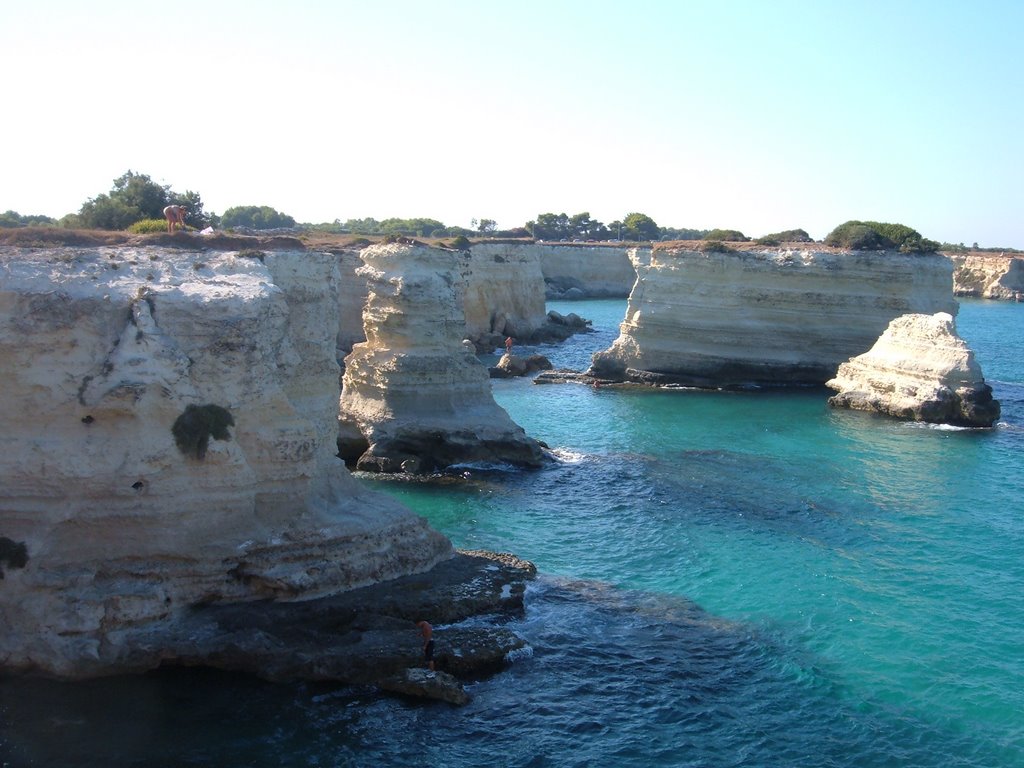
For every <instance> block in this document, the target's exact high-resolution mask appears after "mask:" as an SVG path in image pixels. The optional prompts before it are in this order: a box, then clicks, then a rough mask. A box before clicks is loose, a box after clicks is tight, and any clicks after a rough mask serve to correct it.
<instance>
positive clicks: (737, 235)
mask: <svg viewBox="0 0 1024 768" xmlns="http://www.w3.org/2000/svg"><path fill="white" fill-rule="evenodd" d="M704 239H705V240H719V241H721V242H724V243H746V242H749V241H750V238H749V237H747V236H746V235H744V234H743V233H742V232H740V231H739V230H736V229H712V230H711V231H710V232H708V233H707V234H706V235H704Z"/></svg>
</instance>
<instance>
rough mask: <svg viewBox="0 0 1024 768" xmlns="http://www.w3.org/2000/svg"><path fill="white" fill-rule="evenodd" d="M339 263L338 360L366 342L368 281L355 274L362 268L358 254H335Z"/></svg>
mask: <svg viewBox="0 0 1024 768" xmlns="http://www.w3.org/2000/svg"><path fill="white" fill-rule="evenodd" d="M335 256H336V257H337V260H338V272H339V279H338V338H337V348H338V349H337V358H338V360H339V361H341V360H344V359H345V355H347V354H348V353H349V352H351V351H352V345H353V344H356V343H357V342H360V341H365V340H366V334H364V333H363V307H364V306H365V305H366V293H367V290H368V289H367V287H366V280H365V279H363V278H362V277H361V276H360V275H357V274H356V271H357V270H358V269H359V268H360V267H362V266H363V260H362V259H361V258H359V251H357V250H342V251H337V252H335Z"/></svg>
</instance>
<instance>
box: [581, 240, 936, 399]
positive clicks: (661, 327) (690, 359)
mask: <svg viewBox="0 0 1024 768" xmlns="http://www.w3.org/2000/svg"><path fill="white" fill-rule="evenodd" d="M696 248H697V246H696V245H693V246H691V245H689V244H688V245H687V246H686V247H675V248H666V249H656V250H654V251H653V253H644V252H639V251H635V252H633V255H632V259H633V264H634V267H635V268H636V271H637V275H638V278H637V282H636V285H635V286H634V287H633V291H632V292H631V294H630V297H629V303H628V307H627V309H626V317H625V319H624V321H623V322H622V324H621V325H620V335H619V337H618V338H617V339H616V340H615V342H614V343H613V344H612V346H611V348H610V349H608V350H605V351H603V352H598V353H596V354H595V355H594V357H593V364H592V366H591V369H590V373H591V374H593V375H595V376H598V377H606V378H611V379H618V380H636V381H643V382H649V383H656V384H659V383H677V384H684V385H691V386H705V387H729V386H744V385H791V384H796V385H802V384H823V383H824V382H825V381H827V380H828V379H830V378H831V377H832V376H833V375H834V374H835V371H836V368H837V367H838V366H839V364H840V363H841V362H843V361H845V360H847V359H849V358H850V357H851V356H853V355H856V354H859V353H861V352H863V351H865V350H867V349H869V348H870V347H871V345H872V344H873V343H874V341H875V340H876V339H877V338H878V336H879V334H881V332H882V331H883V330H884V329H885V327H886V325H887V324H888V323H889V321H890V320H892V319H893V318H894V317H896V316H898V315H901V314H905V313H908V312H928V313H932V312H937V311H945V312H949V313H955V312H956V302H955V300H954V299H953V295H952V277H951V275H952V264H951V263H950V261H949V259H947V258H945V257H943V256H939V255H936V254H926V255H905V254H899V253H893V252H885V251H882V252H870V253H869V252H842V251H835V250H832V249H828V248H826V247H824V246H816V247H814V248H808V249H806V250H803V249H800V250H791V249H786V248H777V249H766V248H755V247H739V246H737V247H736V248H735V249H731V250H729V251H700V250H697V249H696Z"/></svg>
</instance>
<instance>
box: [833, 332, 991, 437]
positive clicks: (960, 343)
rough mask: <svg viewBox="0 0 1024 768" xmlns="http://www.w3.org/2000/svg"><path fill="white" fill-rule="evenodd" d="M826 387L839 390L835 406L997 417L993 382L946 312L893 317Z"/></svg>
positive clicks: (971, 420)
mask: <svg viewBox="0 0 1024 768" xmlns="http://www.w3.org/2000/svg"><path fill="white" fill-rule="evenodd" d="M828 386H829V387H831V388H832V389H835V390H837V391H838V393H839V394H837V395H834V396H833V397H831V398H830V399H829V401H828V402H829V404H830V405H832V406H833V407H836V408H852V409H855V410H861V411H875V412H877V413H884V414H887V415H889V416H895V417H897V418H900V419H909V420H913V421H924V422H930V423H935V424H952V425H956V426H965V427H990V426H992V425H993V424H994V423H995V422H996V421H997V420H998V419H999V411H1000V408H999V401H997V400H993V399H992V387H990V386H989V385H988V384H986V383H985V379H984V377H983V376H982V373H981V366H980V365H978V363H977V361H976V360H975V359H974V353H973V352H971V350H970V349H969V348H968V346H967V344H966V343H965V342H964V340H963V339H961V338H960V336H959V335H958V334H957V331H956V324H955V322H954V320H953V317H952V316H951V315H949V314H946V313H945V312H939V313H937V314H934V315H922V314H909V315H903V316H901V317H898V318H896V319H895V320H893V321H892V322H891V323H890V324H889V327H888V328H886V330H885V333H883V334H882V336H881V337H880V338H879V339H878V341H877V342H876V343H875V345H874V346H873V347H872V348H871V349H870V350H869V351H868V352H866V353H864V354H863V355H859V356H857V357H854V358H853V359H851V360H850V361H849V362H846V363H843V364H842V365H840V366H839V371H838V373H837V374H836V376H835V378H834V379H832V380H830V381H829V382H828Z"/></svg>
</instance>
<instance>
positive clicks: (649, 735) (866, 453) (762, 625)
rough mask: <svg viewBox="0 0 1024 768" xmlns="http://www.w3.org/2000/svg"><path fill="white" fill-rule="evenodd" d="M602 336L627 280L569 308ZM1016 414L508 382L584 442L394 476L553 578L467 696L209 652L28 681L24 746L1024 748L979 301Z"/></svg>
mask: <svg viewBox="0 0 1024 768" xmlns="http://www.w3.org/2000/svg"><path fill="white" fill-rule="evenodd" d="M552 307H553V308H555V309H558V310H559V311H562V312H569V311H575V312H577V313H579V314H582V315H583V316H585V317H588V318H591V319H593V321H594V327H595V328H596V329H597V331H596V332H595V333H593V334H589V335H584V336H578V337H575V338H574V339H572V340H570V341H569V342H567V343H565V344H563V345H559V346H545V347H540V348H536V349H533V348H528V349H519V350H517V351H519V352H530V351H540V352H542V353H544V354H547V355H548V356H549V357H550V358H551V359H552V361H553V362H554V363H555V365H556V366H565V367H572V368H577V369H582V368H585V367H586V365H587V364H588V363H589V356H590V353H591V352H592V351H594V350H597V349H605V348H607V347H608V346H609V345H610V343H611V341H612V340H613V339H614V337H615V336H616V335H617V325H618V322H619V320H620V319H621V317H622V314H623V311H624V309H625V302H624V301H589V302H576V303H572V304H553V305H552ZM958 327H959V330H960V333H961V335H962V336H963V337H964V338H965V339H966V340H967V341H968V343H969V344H970V345H971V347H972V349H974V351H975V353H976V356H977V358H978V360H979V362H980V363H981V366H982V369H983V370H984V372H985V376H986V379H987V381H988V382H989V383H990V384H991V385H992V386H993V389H994V393H995V396H996V398H997V399H999V400H1000V401H1001V403H1002V408H1003V416H1002V420H1001V422H1000V424H999V426H998V427H997V428H995V429H992V430H952V429H939V428H933V427H922V426H918V425H911V424H905V423H901V422H897V421H893V420H889V419H885V418H882V417H876V416H871V415H867V414H859V413H852V412H841V411H840V412H837V411H832V410H830V409H829V408H828V407H827V406H826V404H825V399H826V398H827V396H828V392H827V391H825V390H803V391H797V392H746V393H717V392H699V391H670V392H664V391H663V392H650V391H621V390H614V389H598V390H595V389H592V388H589V387H583V386H577V385H549V386H538V385H534V384H532V383H530V382H529V381H526V380H506V381H495V382H494V383H493V386H494V393H495V397H496V399H497V400H498V402H499V403H500V404H501V405H502V406H503V407H505V408H506V409H507V410H508V412H509V414H510V415H511V416H512V418H513V419H514V420H515V421H516V422H517V423H519V424H521V425H522V426H523V427H525V429H526V431H527V432H528V433H529V434H531V435H533V436H534V437H537V438H538V439H541V440H543V441H545V442H546V443H547V444H548V445H549V446H551V447H552V448H553V449H554V450H555V452H556V454H557V455H558V456H559V457H560V459H561V460H560V462H559V463H558V464H557V465H555V466H553V467H552V468H550V469H546V470H542V471H539V472H505V471H500V470H481V469H472V468H467V470H466V479H465V482H463V483H461V484H456V485H452V484H450V483H446V484H443V485H441V484H429V483H409V482H399V481H386V480H380V479H374V478H366V479H365V480H364V482H366V483H368V484H369V485H371V486H372V487H375V488H378V489H381V490H383V491H386V492H388V493H392V494H394V495H396V496H398V497H399V498H401V499H402V500H403V501H404V502H405V503H407V504H408V505H409V506H411V507H413V508H414V509H416V510H417V511H418V512H419V513H420V514H423V515H425V516H426V517H428V518H429V519H430V521H431V523H432V524H433V525H434V526H435V527H436V528H438V529H440V530H441V531H443V532H444V533H445V534H447V535H448V536H449V537H451V539H452V540H453V541H454V542H455V544H456V545H457V546H460V547H468V548H488V549H495V550H500V551H513V552H516V553H517V554H519V555H521V556H523V557H526V558H528V559H531V560H533V561H534V562H535V563H536V564H537V566H538V568H539V569H540V572H541V576H540V578H539V579H538V580H537V582H536V584H534V585H533V586H531V588H530V590H529V592H528V603H527V611H526V615H525V616H524V617H523V618H521V619H515V620H513V621H512V622H511V626H512V628H514V629H515V630H517V631H518V632H520V634H522V635H523V636H524V637H525V638H526V639H527V640H528V642H529V644H530V650H529V652H527V653H524V654H522V655H521V656H520V657H519V658H517V659H516V660H515V661H514V663H512V664H511V666H510V667H509V668H508V669H507V670H505V671H504V672H502V673H501V674H499V675H498V676H496V677H494V678H491V679H488V680H485V681H481V682H478V683H475V684H474V685H473V686H472V687H471V692H472V694H473V696H474V698H473V702H472V703H471V704H470V705H469V706H467V707H465V708H461V709H456V708H451V707H449V706H447V705H443V704H420V703H412V702H408V701H404V700H399V699H394V698H388V697H380V696H376V695H374V694H372V693H371V692H369V691H365V690H353V689H344V688H343V689H338V688H332V687H324V686H306V685H297V686H275V685H268V684H262V683H259V682H256V681H252V680H247V679H244V678H236V677H233V676H227V675H221V674H214V673H204V672H198V671H193V672H188V673H182V672H180V671H178V672H165V673H160V674H155V675H150V676H145V677H141V678H124V679H119V680H114V681H96V682H93V683H89V684H83V685H73V686H71V685H60V684H54V683H40V682H36V683H32V684H27V683H25V682H24V681H18V682H10V681H8V682H6V683H3V684H0V718H2V719H0V756H3V757H4V761H5V762H4V765H10V766H19V765H83V766H85V765H89V766H99V765H104V766H113V765H164V764H167V765H261V766H262V765H310V766H312V765H318V766H333V765H389V766H390V765H397V766H420V765H430V766H484V765H487V766H506V765H507V766H563V765H566V766H577V765H578V766H587V765H597V764H602V763H610V764H612V765H630V766H634V765H635V766H648V765H650V766H691V765H692V766H741V765H742V766H789V765H794V766H795V765H800V766H979V767H980V766H1024V479H1022V468H1024V460H1022V451H1024V305H1022V304H1011V303H995V302H981V301H964V302H961V311H960V316H959V318H958Z"/></svg>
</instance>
